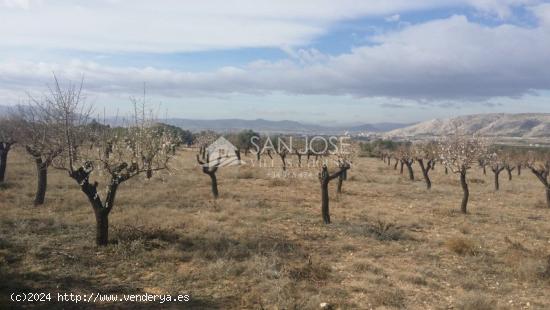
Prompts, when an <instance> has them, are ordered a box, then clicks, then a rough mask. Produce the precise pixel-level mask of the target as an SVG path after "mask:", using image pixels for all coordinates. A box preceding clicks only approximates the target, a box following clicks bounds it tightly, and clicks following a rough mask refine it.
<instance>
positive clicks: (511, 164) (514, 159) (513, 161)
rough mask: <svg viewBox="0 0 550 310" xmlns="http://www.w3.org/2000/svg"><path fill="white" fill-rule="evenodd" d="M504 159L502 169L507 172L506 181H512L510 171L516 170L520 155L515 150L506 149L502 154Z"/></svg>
mask: <svg viewBox="0 0 550 310" xmlns="http://www.w3.org/2000/svg"><path fill="white" fill-rule="evenodd" d="M503 159H504V169H505V170H506V172H507V173H508V181H512V178H513V177H512V172H513V171H514V170H516V168H517V167H518V166H520V165H521V164H520V163H519V162H520V156H519V154H518V152H517V151H512V150H508V151H505V152H504V154H503Z"/></svg>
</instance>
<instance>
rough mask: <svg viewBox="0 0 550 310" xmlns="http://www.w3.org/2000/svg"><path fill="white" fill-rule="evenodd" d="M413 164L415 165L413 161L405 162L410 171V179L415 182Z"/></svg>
mask: <svg viewBox="0 0 550 310" xmlns="http://www.w3.org/2000/svg"><path fill="white" fill-rule="evenodd" d="M412 164H413V161H412V160H410V161H408V160H406V161H405V165H406V166H407V170H408V171H409V179H410V180H411V181H414V171H413V168H412Z"/></svg>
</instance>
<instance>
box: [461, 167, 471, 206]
mask: <svg viewBox="0 0 550 310" xmlns="http://www.w3.org/2000/svg"><path fill="white" fill-rule="evenodd" d="M460 185H461V186H462V191H463V196H462V204H461V205H460V211H462V213H464V214H466V213H467V212H468V211H467V207H468V198H469V197H470V191H469V189H468V183H467V182H466V171H461V172H460Z"/></svg>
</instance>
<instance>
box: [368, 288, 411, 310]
mask: <svg viewBox="0 0 550 310" xmlns="http://www.w3.org/2000/svg"><path fill="white" fill-rule="evenodd" d="M405 301H406V300H405V293H404V292H403V291H402V290H400V289H398V288H389V289H379V290H376V291H375V292H374V294H373V296H372V303H373V305H374V306H375V307H379V306H386V307H393V308H398V309H403V308H405Z"/></svg>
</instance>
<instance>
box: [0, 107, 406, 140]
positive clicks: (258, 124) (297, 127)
mask: <svg viewBox="0 0 550 310" xmlns="http://www.w3.org/2000/svg"><path fill="white" fill-rule="evenodd" d="M9 111H10V107H7V106H2V105H0V116H2V115H7V114H8V113H9ZM160 121H161V122H163V123H167V124H170V125H173V126H178V127H180V128H183V129H187V130H190V131H194V132H197V131H202V130H213V131H217V132H235V131H241V130H244V129H252V130H254V131H257V132H260V133H294V134H343V133H344V132H349V133H365V132H385V131H388V130H393V129H396V128H402V127H405V126H408V125H409V124H401V123H374V124H362V125H349V126H345V125H335V126H331V125H330V123H329V124H327V125H316V124H308V123H301V122H296V121H288V120H281V121H271V120H265V119H255V120H246V119H238V118H231V119H211V120H200V119H186V118H169V119H162V120H160ZM106 122H107V123H108V124H110V125H115V126H117V125H123V124H125V123H126V121H125V120H124V119H123V118H118V119H115V118H109V117H108V118H107V119H106Z"/></svg>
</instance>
